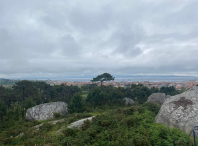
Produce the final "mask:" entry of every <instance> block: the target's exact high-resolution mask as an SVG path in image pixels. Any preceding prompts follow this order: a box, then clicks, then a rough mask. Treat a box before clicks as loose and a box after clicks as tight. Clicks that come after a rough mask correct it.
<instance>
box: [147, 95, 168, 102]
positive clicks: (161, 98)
mask: <svg viewBox="0 0 198 146" xmlns="http://www.w3.org/2000/svg"><path fill="white" fill-rule="evenodd" d="M169 97H170V96H169V95H168V96H166V95H165V93H153V94H151V95H150V96H149V97H148V100H147V101H146V102H153V103H158V104H163V103H164V101H165V100H166V98H169Z"/></svg>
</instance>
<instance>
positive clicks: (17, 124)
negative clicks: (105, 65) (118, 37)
mask: <svg viewBox="0 0 198 146" xmlns="http://www.w3.org/2000/svg"><path fill="white" fill-rule="evenodd" d="M113 79H114V77H112V76H111V75H110V74H107V73H105V74H102V75H99V76H98V77H96V78H94V79H93V81H99V82H101V87H98V86H97V84H90V85H83V86H82V87H81V88H79V87H77V86H67V85H64V84H62V85H55V86H50V85H48V84H46V83H45V82H31V81H26V80H24V81H20V82H17V83H16V84H15V85H14V86H12V88H5V87H3V86H0V122H1V123H0V145H35V144H37V145H44V144H50V145H72V146H75V145H79V146H80V145H95V146H96V145H112V146H113V145H138V146H139V145H173V146H176V145H178V146H179V145H192V142H191V140H190V138H189V137H188V136H187V135H186V134H185V133H182V132H181V131H179V130H177V129H169V128H167V127H165V126H163V125H161V124H156V123H155V121H154V118H155V116H156V114H157V113H158V111H159V105H156V104H152V103H145V102H146V100H147V98H148V96H150V95H151V94H152V93H156V92H163V93H165V94H168V95H175V94H178V93H180V91H176V90H175V88H174V87H162V88H161V89H160V90H159V89H157V88H151V89H149V88H147V87H144V86H143V85H142V84H139V85H129V86H128V87H127V88H122V87H119V88H115V87H113V86H103V85H102V82H103V81H109V80H113ZM125 97H128V98H131V99H133V100H134V101H135V103H136V105H134V106H131V107H124V101H123V98H125ZM56 101H64V102H66V103H68V108H69V114H68V115H67V116H66V117H63V116H61V115H60V114H59V113H54V119H56V120H57V119H64V121H63V122H58V123H57V124H55V125H53V124H51V123H50V122H49V121H50V120H46V121H40V122H37V121H26V120H25V113H26V110H27V109H28V108H30V107H33V106H35V105H38V104H42V103H48V102H56ZM93 115H94V116H96V117H95V118H94V119H93V122H90V121H86V122H85V123H84V125H83V126H82V128H81V129H75V128H72V129H67V126H68V125H69V124H70V123H72V122H74V121H76V120H78V119H82V118H85V117H90V116H93ZM52 120H53V119H52ZM41 123H43V125H42V126H41V127H40V128H39V130H35V128H33V126H35V125H38V124H41ZM60 129H61V132H60V133H59V134H57V135H55V133H56V132H57V130H60ZM22 133H23V134H22ZM20 134H21V135H20ZM19 135H20V136H19Z"/></svg>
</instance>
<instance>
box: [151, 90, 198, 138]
mask: <svg viewBox="0 0 198 146" xmlns="http://www.w3.org/2000/svg"><path fill="white" fill-rule="evenodd" d="M155 121H156V122H157V123H162V124H164V125H166V126H168V127H170V128H172V127H176V128H179V129H181V130H182V131H184V132H186V133H188V134H189V135H190V134H192V128H193V127H194V126H198V86H195V87H193V88H191V89H189V90H188V91H185V92H183V93H182V94H178V95H175V96H171V98H167V99H166V101H165V102H164V103H163V105H162V106H161V109H160V111H159V113H158V115H157V116H156V118H155Z"/></svg>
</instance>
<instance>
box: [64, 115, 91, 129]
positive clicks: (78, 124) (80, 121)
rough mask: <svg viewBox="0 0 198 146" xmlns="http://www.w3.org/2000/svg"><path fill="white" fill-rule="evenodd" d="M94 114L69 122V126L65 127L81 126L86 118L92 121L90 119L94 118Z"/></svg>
mask: <svg viewBox="0 0 198 146" xmlns="http://www.w3.org/2000/svg"><path fill="white" fill-rule="evenodd" d="M94 117H95V116H93V117H89V118H85V119H81V120H78V121H76V122H73V123H71V124H70V125H69V126H67V128H73V127H76V128H81V127H82V125H83V123H84V121H86V120H89V121H92V119H93V118H94Z"/></svg>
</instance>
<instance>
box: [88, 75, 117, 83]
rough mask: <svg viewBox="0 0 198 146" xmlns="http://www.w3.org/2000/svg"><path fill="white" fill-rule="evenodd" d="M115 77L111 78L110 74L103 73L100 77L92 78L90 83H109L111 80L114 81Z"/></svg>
mask: <svg viewBox="0 0 198 146" xmlns="http://www.w3.org/2000/svg"><path fill="white" fill-rule="evenodd" d="M114 79H115V77H113V76H112V75H111V74H109V73H103V74H101V75H98V76H97V77H95V78H93V80H91V81H92V82H101V85H102V82H104V81H111V80H114Z"/></svg>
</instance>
